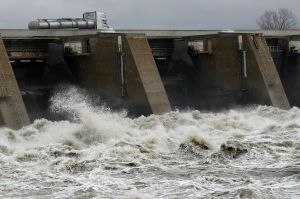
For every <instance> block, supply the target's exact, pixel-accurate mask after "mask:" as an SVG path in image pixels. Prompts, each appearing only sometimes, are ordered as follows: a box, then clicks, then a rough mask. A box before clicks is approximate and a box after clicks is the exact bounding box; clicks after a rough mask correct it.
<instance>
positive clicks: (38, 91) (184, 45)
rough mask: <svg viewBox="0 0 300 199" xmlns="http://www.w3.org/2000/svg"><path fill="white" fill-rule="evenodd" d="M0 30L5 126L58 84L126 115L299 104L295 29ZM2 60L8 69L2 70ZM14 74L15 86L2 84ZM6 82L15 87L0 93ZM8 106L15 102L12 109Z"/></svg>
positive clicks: (41, 111) (44, 106)
mask: <svg viewBox="0 0 300 199" xmlns="http://www.w3.org/2000/svg"><path fill="white" fill-rule="evenodd" d="M0 33H1V38H2V39H1V40H2V41H3V44H4V45H3V47H2V50H1V57H3V58H1V66H2V67H0V70H1V71H0V72H1V73H0V74H4V75H3V76H4V77H9V78H2V82H1V88H2V89H1V92H2V93H1V98H0V103H1V107H2V108H1V111H0V112H1V117H0V118H1V120H0V121H1V124H2V125H5V126H8V127H11V128H20V127H21V126H24V125H26V124H28V122H29V119H30V120H34V119H36V118H40V117H47V116H48V114H49V113H48V106H49V102H48V101H49V98H50V97H51V95H52V94H53V91H54V90H55V88H56V87H57V86H58V85H59V84H61V83H68V84H73V85H77V86H80V87H82V88H84V89H87V90H89V91H90V92H92V93H94V94H95V95H97V96H101V99H103V100H104V101H105V103H106V104H107V105H108V106H109V107H111V108H112V109H122V108H123V109H127V110H128V112H129V114H131V115H148V114H152V113H154V114H160V113H164V112H169V111H171V110H172V109H174V108H183V109H185V108H195V109H204V110H207V109H224V108H230V107H233V106H241V105H249V104H263V105H273V106H276V107H279V108H282V109H289V108H290V105H292V106H297V105H299V104H300V101H299V100H298V99H299V97H298V95H297V93H295V92H294V89H296V88H297V87H299V85H300V84H299V82H298V80H297V77H298V75H300V74H299V73H298V71H299V69H297V68H298V67H299V54H298V53H297V51H291V49H290V46H289V43H290V41H294V42H296V43H297V41H298V40H300V31H249V30H247V31H159V30H157V31H155V30H153V31H150V30H149V31H146V30H144V31H142V30H117V31H116V32H115V33H103V32H99V31H97V30H30V31H29V30H0ZM3 66H6V67H8V68H9V67H11V69H13V70H12V71H13V73H12V74H10V75H9V74H7V73H6V72H5V71H4V69H3ZM14 78H15V79H16V81H15V82H17V83H18V85H16V84H15V86H14V87H11V86H5V85H10V84H9V82H13V80H14ZM9 89H13V90H14V92H10V93H11V95H6V94H5V91H7V90H9ZM18 96H19V97H18ZM20 96H21V97H20ZM16 98H17V99H18V100H16ZM23 101H24V103H23ZM8 104H9V105H8ZM10 106H15V107H19V108H17V109H14V112H13V113H11V111H8V110H10V109H7V107H10ZM27 115H28V116H27ZM14 116H18V118H19V119H18V120H16V119H15V118H17V117H14ZM12 124H14V125H12Z"/></svg>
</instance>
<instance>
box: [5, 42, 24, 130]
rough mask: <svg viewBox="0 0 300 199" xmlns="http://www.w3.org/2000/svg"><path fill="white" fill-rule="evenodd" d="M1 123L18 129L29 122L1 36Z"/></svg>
mask: <svg viewBox="0 0 300 199" xmlns="http://www.w3.org/2000/svg"><path fill="white" fill-rule="evenodd" d="M0 118H1V119H0V122H1V123H0V125H5V126H6V127H9V128H12V129H18V128H21V127H23V126H25V125H28V124H29V118H28V115H27V111H26V108H25V105H24V102H23V99H22V96H21V93H20V90H19V87H18V83H17V81H16V78H15V75H14V72H13V69H12V67H11V64H10V62H9V59H8V56H7V53H6V49H5V46H4V44H3V41H2V39H1V37H0Z"/></svg>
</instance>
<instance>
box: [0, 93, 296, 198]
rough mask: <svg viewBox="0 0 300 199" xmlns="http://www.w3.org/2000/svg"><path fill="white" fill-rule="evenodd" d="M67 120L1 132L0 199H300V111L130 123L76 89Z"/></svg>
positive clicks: (64, 97)
mask: <svg viewBox="0 0 300 199" xmlns="http://www.w3.org/2000/svg"><path fill="white" fill-rule="evenodd" d="M51 108H52V110H53V111H55V112H57V113H61V114H64V115H66V116H67V117H68V118H69V120H65V121H58V122H54V121H48V120H46V119H39V120H36V121H34V122H33V123H32V124H31V125H29V126H27V127H24V128H23V129H20V130H18V131H13V130H11V129H7V128H1V129H0V176H1V180H0V198H126V199H127V198H278V199H279V198H280V199H281V198H300V132H299V131H300V110H299V109H298V108H292V109H291V110H289V111H284V110H280V109H277V108H274V107H267V106H256V107H248V108H243V109H235V110H229V111H226V112H218V113H212V112H201V111H197V110H194V111H186V112H180V111H174V112H170V113H166V114H164V115H151V116H148V117H144V116H142V117H139V118H135V119H131V118H129V117H127V116H126V112H125V111H123V112H112V111H110V110H109V108H107V107H104V106H100V107H97V106H94V105H93V100H91V99H90V98H89V97H88V95H86V93H84V92H83V91H81V90H78V89H76V88H68V89H65V90H61V91H60V92H58V93H57V94H56V95H55V96H53V98H52V107H51Z"/></svg>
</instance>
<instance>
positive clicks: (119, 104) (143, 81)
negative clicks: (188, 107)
mask: <svg viewBox="0 0 300 199" xmlns="http://www.w3.org/2000/svg"><path fill="white" fill-rule="evenodd" d="M89 43H90V54H89V55H88V56H82V57H75V58H73V59H71V60H69V61H68V63H69V65H70V67H71V69H72V70H73V72H74V74H75V77H76V78H77V79H78V81H79V84H80V85H82V86H83V87H85V88H88V89H91V90H92V91H93V92H94V93H95V94H97V95H99V96H100V97H101V98H102V99H103V100H104V102H105V103H106V104H107V105H108V106H109V107H111V108H113V109H121V108H126V109H128V110H129V113H130V114H132V115H141V114H146V115H147V114H151V113H163V112H167V111H170V110H171V109H170V105H169V101H168V99H167V96H166V94H165V92H164V88H163V86H162V82H161V79H160V77H159V74H158V71H157V68H156V65H155V62H154V60H153V57H152V56H150V55H151V50H150V47H149V45H148V43H147V40H146V38H145V37H144V36H143V35H140V36H137V35H132V36H130V35H127V36H125V35H122V45H123V53H124V54H123V64H124V78H125V79H124V80H125V85H124V88H125V95H124V96H122V82H121V58H120V56H121V55H120V53H119V49H118V34H98V35H97V36H96V37H89ZM153 88H156V90H155V89H153ZM158 93H160V94H159V95H157V94H158ZM161 96H163V98H162V97H161ZM161 99H164V100H161Z"/></svg>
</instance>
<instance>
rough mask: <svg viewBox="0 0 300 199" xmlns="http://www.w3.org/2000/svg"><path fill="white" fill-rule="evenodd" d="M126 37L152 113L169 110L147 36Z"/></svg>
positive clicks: (167, 100) (169, 106)
mask: <svg viewBox="0 0 300 199" xmlns="http://www.w3.org/2000/svg"><path fill="white" fill-rule="evenodd" d="M126 39H127V42H128V46H129V49H130V52H131V54H132V57H133V60H134V65H135V67H136V69H137V71H138V76H139V78H140V79H141V82H142V85H143V88H144V90H145V93H146V96H147V100H148V103H149V105H150V107H151V110H152V113H154V114H161V113H165V112H169V111H171V110H172V109H171V105H170V102H169V99H168V96H167V94H166V91H165V88H164V86H163V83H162V81H161V78H160V75H159V72H158V69H157V66H156V63H155V60H154V58H153V55H152V52H151V49H150V46H149V44H148V40H147V38H146V37H145V36H144V35H127V36H126Z"/></svg>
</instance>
